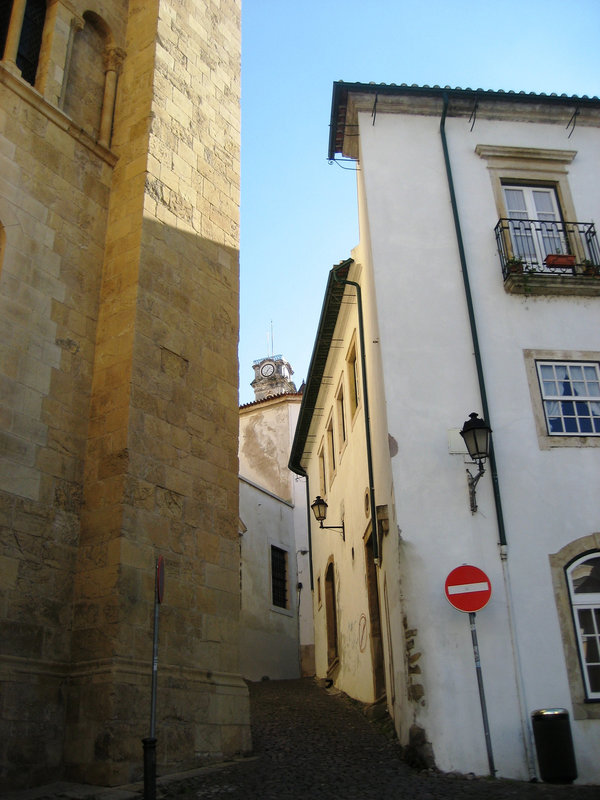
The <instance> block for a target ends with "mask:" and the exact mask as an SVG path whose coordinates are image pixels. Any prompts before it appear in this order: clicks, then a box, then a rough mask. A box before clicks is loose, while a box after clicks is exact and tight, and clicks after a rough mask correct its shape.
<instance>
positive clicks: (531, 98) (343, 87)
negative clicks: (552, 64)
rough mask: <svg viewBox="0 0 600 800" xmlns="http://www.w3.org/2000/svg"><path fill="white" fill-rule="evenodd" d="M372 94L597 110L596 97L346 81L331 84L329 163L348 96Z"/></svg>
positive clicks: (337, 142)
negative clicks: (538, 104) (593, 108)
mask: <svg viewBox="0 0 600 800" xmlns="http://www.w3.org/2000/svg"><path fill="white" fill-rule="evenodd" d="M349 93H354V94H367V93H368V94H374V95H378V94H379V95H397V96H401V95H405V96H410V95H415V96H417V95H418V96H421V97H427V96H429V97H442V96H443V95H447V96H448V97H449V98H457V97H460V98H464V99H468V98H473V100H475V99H482V100H494V101H502V100H504V101H507V100H508V101H511V102H529V103H531V102H536V103H549V104H557V105H572V106H573V107H574V108H577V107H583V106H596V107H600V99H599V98H598V97H596V96H593V97H588V96H587V95H582V96H580V97H579V96H577V95H567V94H556V93H554V92H552V93H550V94H545V93H544V92H541V93H536V92H524V91H520V92H515V91H512V90H509V91H504V90H502V89H499V90H495V89H471V88H466V89H462V88H460V87H458V86H457V87H455V88H452V87H451V86H439V85H437V84H435V85H434V86H429V85H427V84H425V85H423V86H419V85H418V84H416V83H413V84H410V85H409V84H408V83H374V82H371V83H347V82H346V81H336V82H335V83H334V84H333V98H332V103H331V124H330V131H329V159H330V160H332V159H334V158H335V154H336V153H341V152H342V145H343V138H344V132H345V121H346V109H347V102H348V94H349Z"/></svg>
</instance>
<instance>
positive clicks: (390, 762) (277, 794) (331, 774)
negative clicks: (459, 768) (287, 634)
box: [7, 679, 600, 800]
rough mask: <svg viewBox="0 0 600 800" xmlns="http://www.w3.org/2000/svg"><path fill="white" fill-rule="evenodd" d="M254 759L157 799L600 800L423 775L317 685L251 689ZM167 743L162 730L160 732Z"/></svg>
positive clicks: (53, 793) (51, 790)
mask: <svg viewBox="0 0 600 800" xmlns="http://www.w3.org/2000/svg"><path fill="white" fill-rule="evenodd" d="M250 696H251V703H252V734H253V742H254V754H253V756H252V757H250V758H246V759H241V760H239V761H234V762H231V763H228V764H226V765H221V766H219V767H216V768H205V769H203V770H197V771H195V772H193V773H187V774H186V775H180V776H172V777H169V778H165V779H161V780H159V783H158V788H157V798H158V800H161V799H165V800H166V799H168V800H171V799H175V800H177V799H178V798H184V799H185V800H196V799H197V800H203V799H204V798H208V799H209V800H281V798H285V799H286V800H309V799H310V800H313V799H316V800H319V798H328V800H337V798H343V800H370V799H371V798H373V799H374V798H378V800H387V798H397V799H398V800H404V798H406V800H409V799H410V800H413V798H414V800H438V799H439V800H442V798H443V800H468V798H490V800H521V799H523V800H598V797H599V795H600V791H599V789H598V787H597V786H555V785H549V784H542V783H522V782H518V781H507V780H490V779H488V778H475V777H473V776H470V778H469V777H468V776H448V775H440V774H428V773H424V772H416V771H414V770H412V769H411V768H410V767H408V766H407V765H406V764H405V763H404V762H403V761H402V760H401V758H400V748H399V746H398V743H397V741H396V740H395V739H393V738H390V737H389V736H387V735H386V734H385V733H384V732H383V730H382V726H381V725H380V724H378V723H374V722H370V721H369V720H368V719H367V718H366V717H365V715H364V714H363V712H362V710H361V709H360V708H359V707H357V706H356V705H355V704H353V703H352V702H351V701H349V700H348V699H347V698H346V697H345V696H343V695H340V694H338V693H336V692H335V691H331V690H325V689H323V688H321V687H319V686H318V685H317V684H316V683H315V682H314V681H313V680H311V679H303V680H295V681H265V682H263V683H255V684H251V685H250ZM158 735H159V736H160V732H159V734H158ZM8 797H10V800H13V798H15V800H140V798H142V797H143V787H142V786H141V785H139V784H136V785H135V786H127V787H120V788H113V789H98V788H97V787H96V788H94V787H83V786H74V785H73V784H58V785H54V786H53V787H47V788H46V789H45V790H44V789H42V790H40V789H38V790H32V791H31V792H20V793H16V794H14V795H10V796H7V800H8Z"/></svg>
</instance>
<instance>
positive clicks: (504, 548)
mask: <svg viewBox="0 0 600 800" xmlns="http://www.w3.org/2000/svg"><path fill="white" fill-rule="evenodd" d="M442 97H443V103H444V105H443V109H442V117H441V120H440V136H441V139H442V149H443V151H444V163H445V165H446V176H447V179H448V190H449V192H450V202H451V204H452V216H453V218H454V228H455V230H456V242H457V245H458V254H459V257H460V266H461V270H462V276H463V283H464V289H465V298H466V300H467V309H468V312H469V325H470V328H471V338H472V342H473V351H474V355H475V364H476V367H477V379H478V382H479V392H480V395H481V405H482V411H483V416H484V419H485V420H486V421H487V423H488V425H489V424H491V423H490V414H489V409H488V402H487V392H486V388H485V379H484V375H483V364H482V360H481V351H480V349H479V337H478V335H477V324H476V321H475V312H474V308H473V297H472V295H471V284H470V282H469V272H468V269H467V259H466V256H465V248H464V244H463V238H462V230H461V226H460V216H459V214H458V205H457V203H456V194H455V191H454V180H453V177H452V166H451V164H450V154H449V152H448V141H447V139H446V115H447V113H448V93H447V92H444V93H443V95H442ZM489 463H490V472H491V475H492V486H493V490H494V505H495V509H496V519H497V522H498V544H499V545H500V560H501V562H502V573H503V576H504V586H505V589H506V596H507V608H508V618H509V619H508V623H509V629H510V638H511V644H512V652H513V664H514V669H515V679H516V688H517V697H518V703H519V710H520V715H521V732H522V735H523V746H524V748H525V757H526V761H527V768H528V770H529V776H530V778H531V779H534V778H535V776H536V771H535V761H534V758H533V748H532V741H531V731H530V728H529V726H528V722H527V711H526V708H525V702H524V689H523V676H522V671H521V659H520V657H519V647H518V643H517V640H516V634H515V627H514V612H513V602H512V589H511V585H510V576H509V574H508V564H507V555H508V545H507V542H506V531H505V528H504V515H503V513H502V500H501V497H500V486H499V484H498V470H497V468H496V457H495V454H494V442H493V438H492V436H490V454H489Z"/></svg>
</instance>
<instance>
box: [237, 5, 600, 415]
mask: <svg viewBox="0 0 600 800" xmlns="http://www.w3.org/2000/svg"><path fill="white" fill-rule="evenodd" d="M599 40H600V0H505V2H502V1H501V0H495V2H491V1H490V2H488V0H479V2H476V0H430V1H429V2H427V0H421V2H417V1H416V0H415V1H414V2H409V1H408V0H361V1H360V2H359V0H343V2H342V0H303V2H292V0H242V205H241V250H240V268H241V299H240V347H239V358H240V403H247V402H251V401H252V400H253V399H254V393H253V391H252V389H251V388H250V382H251V380H252V379H253V377H254V373H253V370H252V366H251V365H252V362H253V361H254V360H255V359H257V358H262V357H264V356H266V355H269V354H270V352H271V350H270V347H271V345H270V338H269V337H270V330H271V324H272V327H273V343H274V350H273V352H275V353H281V354H283V356H284V357H285V358H287V360H288V361H289V362H290V364H291V365H292V368H293V369H294V373H295V374H294V381H295V382H296V385H297V386H298V387H299V386H300V384H301V383H302V381H303V380H304V379H305V378H306V373H307V370H308V365H309V362H310V356H311V353H312V347H313V343H314V337H315V333H316V328H317V323H318V319H319V314H320V310H321V304H322V300H323V291H324V289H325V284H326V280H327V274H328V272H329V270H330V269H331V267H332V265H333V264H335V263H338V262H339V261H341V260H342V259H345V258H348V256H349V255H350V251H351V250H352V248H353V247H354V246H355V245H356V244H357V242H358V225H357V211H356V179H355V178H356V176H355V174H354V172H353V171H352V170H344V169H342V168H341V167H340V166H338V165H337V164H329V163H328V161H327V148H328V140H329V118H330V112H331V93H332V85H333V82H334V81H335V80H344V81H350V82H354V81H357V82H364V83H368V82H370V81H374V82H376V83H409V84H411V83H416V84H419V85H424V84H429V85H434V84H439V85H442V86H445V85H448V86H452V87H457V86H459V87H462V88H466V87H470V88H482V89H504V90H510V89H513V90H515V91H521V90H523V91H528V92H529V91H533V92H556V93H558V94H561V93H563V92H564V93H567V94H570V95H571V94H577V95H589V96H592V95H595V96H600V47H599V44H598V43H599ZM349 166H352V165H349ZM598 222H600V220H598Z"/></svg>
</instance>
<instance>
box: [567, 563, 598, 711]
mask: <svg viewBox="0 0 600 800" xmlns="http://www.w3.org/2000/svg"><path fill="white" fill-rule="evenodd" d="M566 571H567V582H568V584H569V599H570V602H571V609H572V611H573V620H574V623H575V632H576V638H577V644H578V647H579V660H580V664H581V672H582V676H583V682H584V685H585V695H586V698H587V699H588V700H600V551H595V552H592V553H587V554H586V555H584V556H581V557H580V558H577V559H576V560H575V561H573V562H572V563H571V564H570V565H569V566H568V567H567V570H566Z"/></svg>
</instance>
